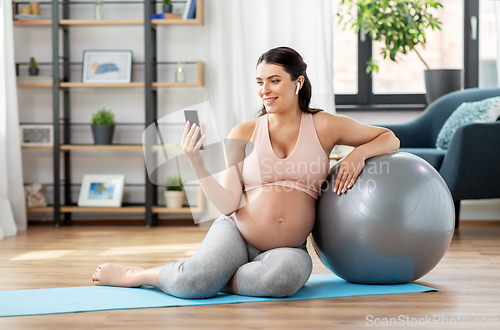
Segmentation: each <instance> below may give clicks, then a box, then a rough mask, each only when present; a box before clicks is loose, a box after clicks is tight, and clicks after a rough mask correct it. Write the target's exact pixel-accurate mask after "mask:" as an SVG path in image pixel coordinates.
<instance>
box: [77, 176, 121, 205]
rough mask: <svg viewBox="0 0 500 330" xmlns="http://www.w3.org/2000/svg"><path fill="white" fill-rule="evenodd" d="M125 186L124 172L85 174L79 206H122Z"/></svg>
mask: <svg viewBox="0 0 500 330" xmlns="http://www.w3.org/2000/svg"><path fill="white" fill-rule="evenodd" d="M124 186H125V175H123V174H85V175H84V176H83V179H82V185H81V187H80V194H79V196H78V206H97V207H121V206H122V201H123V188H124Z"/></svg>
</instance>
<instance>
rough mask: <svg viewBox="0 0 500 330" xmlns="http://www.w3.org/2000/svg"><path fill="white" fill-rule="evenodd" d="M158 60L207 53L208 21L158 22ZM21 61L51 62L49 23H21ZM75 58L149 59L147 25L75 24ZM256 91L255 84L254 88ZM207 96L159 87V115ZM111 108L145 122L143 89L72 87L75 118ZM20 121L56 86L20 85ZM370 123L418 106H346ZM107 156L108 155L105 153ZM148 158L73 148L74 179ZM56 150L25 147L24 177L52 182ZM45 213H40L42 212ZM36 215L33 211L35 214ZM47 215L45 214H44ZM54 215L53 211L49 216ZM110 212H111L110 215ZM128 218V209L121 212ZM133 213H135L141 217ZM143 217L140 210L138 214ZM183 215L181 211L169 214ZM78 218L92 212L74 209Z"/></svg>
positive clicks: (139, 173)
mask: <svg viewBox="0 0 500 330" xmlns="http://www.w3.org/2000/svg"><path fill="white" fill-rule="evenodd" d="M157 31H158V32H157V34H158V36H157V37H158V38H157V39H158V61H178V60H184V61H196V60H202V61H204V62H206V59H207V40H206V38H205V27H204V26H168V27H158V30H157ZM14 38H15V58H16V62H28V60H29V58H30V56H35V57H36V59H37V60H38V61H39V62H50V61H51V60H52V54H51V30H50V27H47V28H39V27H37V28H28V27H16V28H15V30H14ZM70 39H71V61H74V62H80V61H81V60H82V55H83V51H84V50H86V49H88V50H106V49H131V50H132V51H133V54H134V61H138V62H141V61H144V29H143V28H142V27H71V28H70ZM249 93H253V90H251V91H249ZM206 100H207V94H206V88H205V87H197V88H162V89H159V90H158V117H159V118H161V117H162V116H164V115H166V114H168V113H171V112H173V111H175V110H178V109H181V108H184V107H186V106H189V105H192V104H196V103H201V102H204V101H206ZM103 106H106V107H108V108H112V109H113V111H114V112H115V114H116V120H117V122H144V91H143V89H142V88H127V89H119V88H117V89H114V88H102V89H94V88H92V89H72V90H71V116H72V120H73V121H74V122H88V121H90V118H91V114H92V113H93V112H95V111H96V110H98V109H99V108H101V107H103ZM19 107H20V109H19V112H20V121H21V122H50V121H52V91H51V89H49V88H23V89H19ZM342 114H345V115H347V116H350V117H352V118H354V119H356V120H358V121H360V122H363V123H367V124H395V123H403V122H406V121H409V120H411V119H413V118H415V117H416V116H418V115H419V112H414V111H411V112H410V111H409V112H394V111H387V112H344V113H342ZM103 157H104V158H103ZM143 164H144V161H143V159H142V153H141V152H134V151H126V152H106V154H105V155H103V154H102V153H100V152H97V151H85V152H84V151H80V152H72V180H73V182H81V178H82V176H83V174H92V173H118V172H120V173H124V174H125V175H126V178H127V182H128V183H143V182H144V177H145V175H144V165H143ZM52 165H53V164H52V153H51V151H49V150H24V151H23V171H24V180H25V182H42V183H51V182H52V181H53V180H52V177H53V175H52V167H53V166H52ZM38 216H39V217H40V215H38ZM30 217H33V215H30ZM42 217H43V216H42ZM45 217H46V218H47V219H50V217H51V215H46V216H45ZM105 217H106V218H111V217H112V216H110V215H106V216H105ZM117 217H118V218H123V215H119V216H117ZM136 217H137V216H136V215H131V216H130V218H136ZM139 217H141V216H139ZM167 217H175V218H179V216H167ZM74 218H75V219H78V218H89V216H88V215H77V214H75V215H74ZM461 219H478V220H499V219H500V199H495V200H487V201H466V202H463V205H462V216H461Z"/></svg>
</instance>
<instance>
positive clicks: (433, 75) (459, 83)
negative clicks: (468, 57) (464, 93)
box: [424, 69, 463, 104]
mask: <svg viewBox="0 0 500 330" xmlns="http://www.w3.org/2000/svg"><path fill="white" fill-rule="evenodd" d="M424 74H425V90H426V93H425V99H426V100H427V104H431V103H432V102H433V101H435V100H436V99H438V98H440V97H441V96H443V95H445V94H447V93H450V92H454V91H458V90H461V89H462V88H463V77H462V70H461V69H443V70H425V73H424Z"/></svg>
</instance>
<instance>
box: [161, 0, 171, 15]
mask: <svg viewBox="0 0 500 330" xmlns="http://www.w3.org/2000/svg"><path fill="white" fill-rule="evenodd" d="M163 12H164V13H171V12H172V1H171V0H163Z"/></svg>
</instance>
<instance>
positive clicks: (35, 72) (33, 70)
mask: <svg viewBox="0 0 500 330" xmlns="http://www.w3.org/2000/svg"><path fill="white" fill-rule="evenodd" d="M39 71H40V70H39V69H38V68H29V73H30V76H38V72H39Z"/></svg>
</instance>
